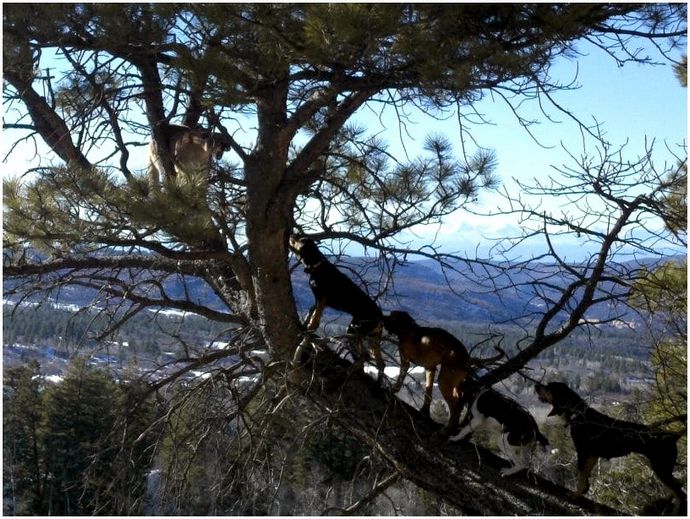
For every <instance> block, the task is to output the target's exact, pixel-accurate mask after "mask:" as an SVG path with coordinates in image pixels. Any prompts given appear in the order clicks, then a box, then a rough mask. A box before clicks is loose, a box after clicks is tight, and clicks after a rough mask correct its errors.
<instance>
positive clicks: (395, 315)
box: [383, 310, 417, 335]
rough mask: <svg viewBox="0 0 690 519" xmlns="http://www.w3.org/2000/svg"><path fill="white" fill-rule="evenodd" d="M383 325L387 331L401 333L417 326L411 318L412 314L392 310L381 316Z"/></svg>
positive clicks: (395, 333)
mask: <svg viewBox="0 0 690 519" xmlns="http://www.w3.org/2000/svg"><path fill="white" fill-rule="evenodd" d="M383 325H384V326H385V327H386V330H388V333H392V334H394V335H401V334H403V333H405V332H407V331H408V330H410V329H412V328H415V327H416V326H417V322H416V321H415V320H414V319H412V316H411V315H410V314H408V313H407V312H403V311H400V310H394V311H392V312H391V313H390V314H389V315H387V316H385V317H384V318H383Z"/></svg>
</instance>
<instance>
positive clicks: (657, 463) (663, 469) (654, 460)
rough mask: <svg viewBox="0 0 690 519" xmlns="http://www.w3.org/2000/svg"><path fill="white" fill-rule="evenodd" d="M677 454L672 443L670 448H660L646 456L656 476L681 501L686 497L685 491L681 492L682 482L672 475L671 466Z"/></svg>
mask: <svg viewBox="0 0 690 519" xmlns="http://www.w3.org/2000/svg"><path fill="white" fill-rule="evenodd" d="M677 456H678V451H677V450H676V445H675V443H674V444H673V448H672V449H668V450H661V449H660V450H659V451H658V452H655V453H653V454H652V455H651V456H648V459H649V464H650V466H651V468H652V470H653V471H654V473H655V474H656V475H657V477H658V478H659V479H660V480H661V482H662V483H663V484H664V485H665V486H666V487H667V488H668V489H669V490H670V491H671V492H673V494H674V495H675V496H676V498H678V500H679V501H681V502H682V501H683V500H685V499H687V497H686V495H685V492H683V484H682V483H681V482H680V481H678V480H677V479H676V478H675V477H674V476H673V466H674V465H675V463H676V457H677Z"/></svg>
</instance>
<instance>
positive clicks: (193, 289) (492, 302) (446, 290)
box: [6, 256, 684, 327]
mask: <svg viewBox="0 0 690 519" xmlns="http://www.w3.org/2000/svg"><path fill="white" fill-rule="evenodd" d="M683 258H684V257H681V256H679V257H676V258H673V259H672V260H678V261H680V260H681V259H683ZM666 261H669V260H668V259H667V260H666ZM657 263H658V261H657ZM336 264H337V265H338V267H339V268H340V269H341V270H342V271H343V272H345V273H346V274H347V275H348V276H349V277H351V278H352V279H356V274H355V273H356V272H365V275H364V276H363V278H364V279H365V280H366V285H367V291H368V292H369V294H370V295H372V296H374V297H375V298H376V300H377V302H378V303H379V306H381V308H382V309H383V310H384V311H385V312H388V311H391V310H405V311H407V312H409V313H410V314H411V315H413V316H414V318H415V319H417V320H418V321H420V322H422V323H434V322H462V323H476V324H484V323H486V324H488V323H501V322H507V321H509V320H515V319H518V320H519V319H520V318H521V317H523V316H526V315H533V314H534V313H535V312H537V313H539V312H543V311H544V310H545V307H544V305H543V303H542V300H541V298H540V299H537V298H535V290H538V291H539V292H541V294H542V296H547V297H551V298H555V297H557V296H558V295H559V294H558V289H559V288H560V287H563V286H565V285H566V284H567V283H569V282H570V281H572V279H569V278H568V274H567V272H566V271H565V269H563V268H562V267H560V266H558V265H549V264H535V265H532V266H531V268H530V270H528V269H526V268H524V267H519V266H515V265H508V264H493V265H492V264H471V263H464V262H463V263H458V264H456V265H454V267H455V268H454V269H453V270H450V269H443V268H442V267H441V266H440V265H439V264H438V263H437V262H435V261H433V260H423V261H413V262H408V263H406V264H404V265H399V266H398V267H396V269H395V272H394V275H393V277H392V280H385V279H383V278H382V276H381V275H380V271H379V269H377V268H375V265H374V264H373V263H372V260H371V259H366V258H352V257H351V258H343V259H341V260H339V261H336ZM654 265H655V263H654V262H652V261H635V262H628V263H625V264H619V265H611V266H609V268H608V270H609V274H612V275H615V274H616V272H619V271H623V270H630V269H639V268H652V267H653V266H654ZM575 267H576V268H583V266H582V265H580V266H577V265H575ZM535 271H538V272H536V273H538V276H539V278H540V279H542V280H543V281H545V282H546V283H547V284H548V285H547V284H544V285H540V286H539V287H536V288H535V285H534V284H533V281H534V280H533V276H534V274H535ZM292 278H293V288H294V295H295V299H296V302H297V306H298V309H299V310H300V312H301V314H302V315H304V313H305V312H306V311H307V309H308V308H309V307H310V306H311V305H312V304H313V296H312V293H311V290H310V289H309V285H308V280H307V275H306V274H305V273H304V269H303V268H302V267H301V265H297V266H295V268H294V270H293V275H292ZM356 282H357V283H358V284H359V285H360V286H361V285H362V284H363V283H362V282H361V281H356ZM386 283H387V285H386V287H387V290H385V292H384V291H383V290H381V289H382V288H383V286H384V285H385V284H386ZM7 285H8V284H7V283H6V286H7ZM605 288H607V289H609V288H611V286H610V285H609V286H607V287H605ZM166 291H167V292H168V294H169V296H170V297H173V298H182V297H183V295H184V294H185V292H186V293H191V294H193V295H194V298H195V299H196V300H197V301H198V302H200V303H204V304H207V305H210V306H215V307H218V306H220V301H218V300H217V299H216V297H215V295H214V294H213V293H212V291H211V290H210V289H208V287H206V286H205V284H204V283H203V282H202V281H200V280H198V279H190V280H187V283H186V286H184V285H183V284H182V283H181V282H180V281H179V280H172V278H171V279H170V280H169V281H168V282H167V283H166ZM377 292H384V294H383V295H381V296H379V297H377V296H376V294H377ZM94 296H95V294H94V292H92V291H90V290H88V289H83V288H77V287H70V288H65V289H62V290H61V291H60V292H59V300H58V301H56V302H58V303H59V304H62V305H75V306H86V305H89V304H91V303H92V301H93V299H94ZM330 315H331V317H336V315H337V314H334V313H333V314H330ZM328 317H329V314H328V313H327V314H326V318H328ZM586 317H587V318H588V319H591V320H599V321H608V320H610V319H614V318H615V319H619V321H620V320H623V321H624V322H625V324H629V325H631V326H633V327H634V326H635V323H636V321H637V320H639V317H638V316H637V315H635V314H634V313H632V312H630V311H626V309H625V308H621V307H619V308H613V307H611V306H609V305H607V304H600V305H597V306H596V307H594V308H592V309H591V310H590V312H589V313H588V314H587V316H586ZM620 324H621V323H620V322H613V323H611V325H613V326H617V325H620Z"/></svg>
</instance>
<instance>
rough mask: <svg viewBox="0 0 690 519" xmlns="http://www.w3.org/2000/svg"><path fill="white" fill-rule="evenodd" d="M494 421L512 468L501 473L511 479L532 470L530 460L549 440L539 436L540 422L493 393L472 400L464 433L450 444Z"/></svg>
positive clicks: (486, 391)
mask: <svg viewBox="0 0 690 519" xmlns="http://www.w3.org/2000/svg"><path fill="white" fill-rule="evenodd" d="M491 419H493V420H495V421H497V422H498V423H499V425H500V426H501V430H502V433H503V434H502V436H501V439H500V440H499V442H498V443H499V447H500V448H501V451H502V452H503V454H505V456H506V457H507V458H508V460H509V461H510V462H511V464H512V465H513V466H512V467H510V468H506V469H503V470H502V471H501V475H502V476H510V475H511V474H515V473H517V472H520V471H521V470H523V469H526V468H528V467H529V461H530V456H531V454H532V452H533V451H534V447H535V446H536V444H537V443H539V444H541V445H542V446H543V447H545V446H546V445H548V444H549V440H547V439H546V437H545V436H544V435H543V434H542V433H541V432H539V427H538V426H537V422H536V421H535V420H534V418H533V417H532V415H531V414H529V412H528V411H527V410H526V409H525V408H524V407H522V406H521V405H520V404H518V403H517V402H516V401H515V400H512V399H511V398H508V397H507V396H504V395H502V394H500V393H499V392H498V391H495V390H493V389H490V388H489V389H484V390H482V391H480V392H479V394H478V395H477V396H476V397H475V398H474V399H473V400H472V403H471V404H470V406H469V409H468V411H467V416H466V417H465V419H464V420H463V423H462V424H461V425H463V426H464V427H462V429H461V430H460V433H459V434H458V435H456V436H453V437H451V438H450V440H451V441H457V440H462V439H463V438H466V437H467V436H469V435H470V434H472V432H473V431H475V430H477V429H480V428H482V427H484V426H486V425H487V424H488V422H489V421H490V420H491Z"/></svg>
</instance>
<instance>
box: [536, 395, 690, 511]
mask: <svg viewBox="0 0 690 519" xmlns="http://www.w3.org/2000/svg"><path fill="white" fill-rule="evenodd" d="M535 389H536V392H537V395H538V396H539V400H541V401H542V402H546V403H549V404H551V405H552V406H553V409H552V410H551V412H550V413H549V416H553V415H560V416H562V417H563V418H564V419H565V421H566V422H567V423H568V425H569V426H570V435H571V436H572V438H573V443H574V444H575V450H576V452H577V468H578V471H579V477H578V481H577V492H576V495H577V496H581V495H583V494H585V493H586V492H587V490H588V489H589V476H590V474H591V472H592V469H593V468H594V466H595V465H596V463H597V459H598V458H606V459H610V458H617V457H619V456H625V455H627V454H631V453H633V452H637V453H640V454H643V455H645V456H646V457H647V459H649V464H650V466H651V468H652V470H653V471H654V473H655V474H656V475H657V477H658V478H659V479H660V480H661V481H662V482H663V483H664V484H665V485H666V486H667V487H668V488H669V489H671V490H672V491H673V493H674V494H675V495H676V497H677V498H678V499H679V500H680V502H681V504H683V503H685V499H686V496H685V493H684V492H683V487H682V484H681V483H680V481H678V480H677V479H676V478H674V477H673V467H674V465H675V463H676V457H677V455H678V449H677V447H676V441H677V440H678V438H680V437H681V436H682V434H679V433H671V432H667V431H662V430H659V429H653V428H651V427H648V426H647V425H643V424H638V423H633V422H626V421H623V420H617V419H615V418H611V417H610V416H606V415H604V414H602V413H600V412H599V411H596V410H594V409H592V408H591V407H589V406H588V405H587V403H586V402H585V401H584V400H583V399H582V398H580V396H579V395H578V394H577V393H575V391H573V390H572V389H570V388H569V387H568V386H567V385H565V384H563V383H562V382H551V383H549V384H546V385H542V384H537V385H536V388H535Z"/></svg>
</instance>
